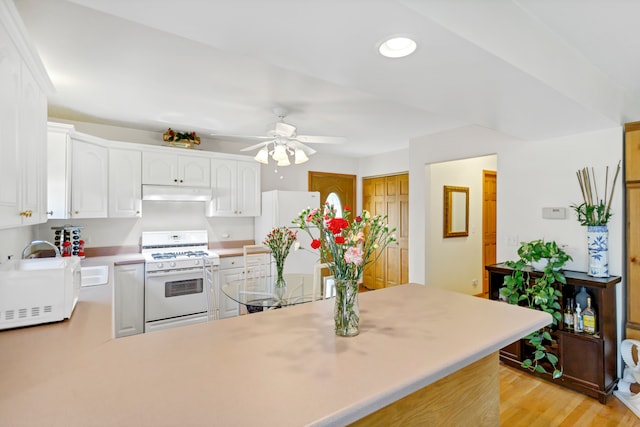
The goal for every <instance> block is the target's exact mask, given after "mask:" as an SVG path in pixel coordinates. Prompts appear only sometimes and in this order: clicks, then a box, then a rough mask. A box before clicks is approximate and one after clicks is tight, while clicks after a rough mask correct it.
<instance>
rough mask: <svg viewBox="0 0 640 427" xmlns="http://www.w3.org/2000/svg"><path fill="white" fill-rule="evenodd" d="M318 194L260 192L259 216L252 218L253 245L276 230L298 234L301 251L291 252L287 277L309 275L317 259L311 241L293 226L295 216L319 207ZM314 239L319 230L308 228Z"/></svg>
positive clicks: (287, 266)
mask: <svg viewBox="0 0 640 427" xmlns="http://www.w3.org/2000/svg"><path fill="white" fill-rule="evenodd" d="M320 203H321V201H320V193H319V192H317V191H281V190H272V191H265V192H263V193H262V215H261V216H259V217H256V218H255V223H254V226H255V227H254V230H255V236H254V239H255V242H256V244H260V243H262V241H263V240H264V238H265V237H266V236H267V234H269V232H270V231H271V230H273V229H274V228H275V227H289V228H290V229H291V230H292V231H293V232H294V233H295V232H297V235H298V241H299V243H300V248H301V249H300V250H297V251H294V250H293V249H291V252H289V256H288V257H287V260H286V261H285V263H284V272H285V273H288V274H312V273H313V268H314V267H313V266H314V264H316V263H317V262H318V261H319V260H320V253H319V252H318V251H317V250H313V249H311V246H310V244H311V238H310V237H309V235H308V233H307V232H306V231H305V230H301V229H299V228H297V227H295V226H294V225H293V224H292V221H293V220H294V219H295V218H297V217H298V214H299V213H300V212H301V211H302V210H303V209H306V208H320ZM311 233H312V234H313V236H314V237H317V236H318V230H317V229H316V228H315V227H314V228H312V229H311Z"/></svg>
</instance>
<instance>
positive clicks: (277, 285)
mask: <svg viewBox="0 0 640 427" xmlns="http://www.w3.org/2000/svg"><path fill="white" fill-rule="evenodd" d="M283 269H284V266H283V265H276V280H275V281H274V282H273V291H274V293H275V295H276V297H277V298H278V299H279V300H281V299H282V298H283V297H284V294H285V293H286V291H287V282H286V281H285V280H284V274H283V272H282V271H283Z"/></svg>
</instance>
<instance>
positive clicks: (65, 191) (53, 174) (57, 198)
mask: <svg viewBox="0 0 640 427" xmlns="http://www.w3.org/2000/svg"><path fill="white" fill-rule="evenodd" d="M72 131H73V126H72V125H67V124H62V123H49V124H48V128H47V213H48V215H49V218H50V219H67V218H69V215H70V210H71V132H72Z"/></svg>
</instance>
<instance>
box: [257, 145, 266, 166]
mask: <svg viewBox="0 0 640 427" xmlns="http://www.w3.org/2000/svg"><path fill="white" fill-rule="evenodd" d="M254 159H255V160H256V161H257V162H259V163H263V164H265V165H267V164H269V149H268V148H267V147H263V148H262V150H260V151H258V154H256V156H255V157H254Z"/></svg>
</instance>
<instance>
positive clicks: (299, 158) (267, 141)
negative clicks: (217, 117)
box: [214, 108, 346, 166]
mask: <svg viewBox="0 0 640 427" xmlns="http://www.w3.org/2000/svg"><path fill="white" fill-rule="evenodd" d="M274 113H275V114H276V115H277V116H278V119H279V120H278V122H276V123H275V126H274V128H273V129H272V130H269V131H268V132H267V135H265V136H238V135H227V136H228V137H232V138H238V139H249V140H255V139H258V140H264V141H261V142H259V143H257V144H255V145H252V146H250V147H246V148H243V149H241V150H240V151H251V150H255V149H257V148H260V150H259V151H258V153H257V154H256V156H255V160H256V161H258V162H260V163H264V164H268V163H269V156H271V158H272V159H273V160H274V161H275V162H276V163H277V165H278V166H289V165H290V164H291V162H290V160H289V156H293V158H294V163H295V164H300V163H304V162H306V161H307V160H309V157H308V156H311V155H312V154H315V153H316V150H314V149H313V148H311V147H308V146H307V145H306V144H340V143H343V142H345V141H346V138H343V137H336V136H312V135H298V132H297V128H296V127H295V126H293V125H291V124H289V123H285V121H284V119H285V117H286V116H287V110H285V109H284V108H276V109H275V110H274ZM214 136H224V135H214Z"/></svg>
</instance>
